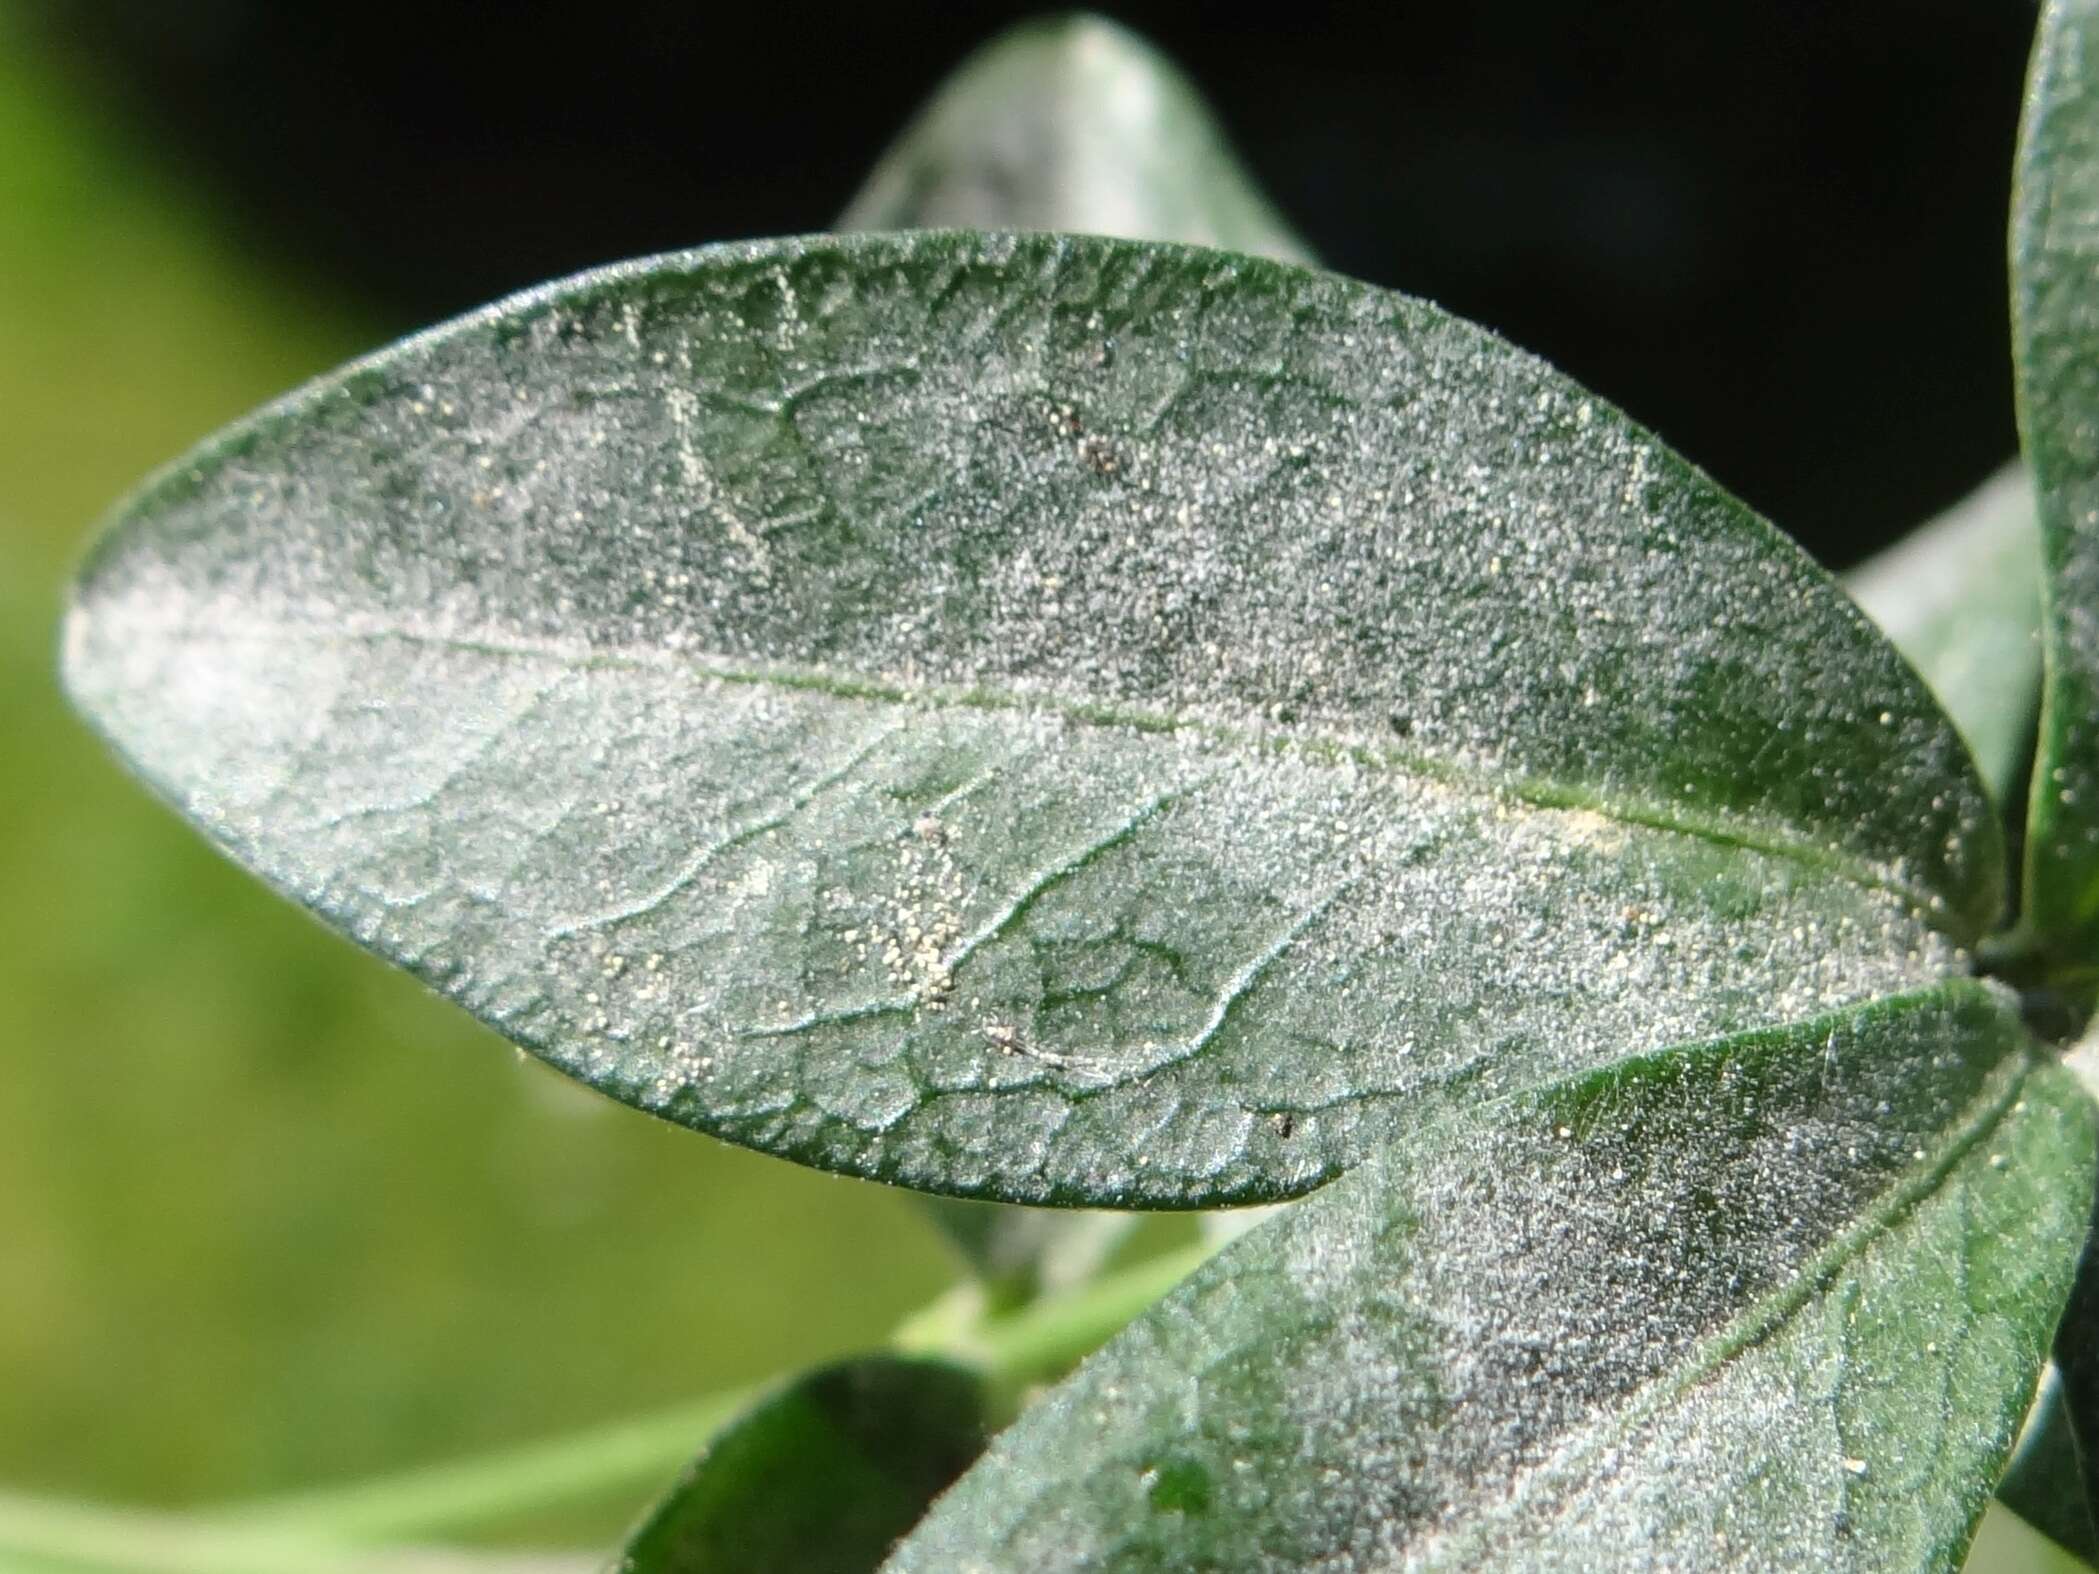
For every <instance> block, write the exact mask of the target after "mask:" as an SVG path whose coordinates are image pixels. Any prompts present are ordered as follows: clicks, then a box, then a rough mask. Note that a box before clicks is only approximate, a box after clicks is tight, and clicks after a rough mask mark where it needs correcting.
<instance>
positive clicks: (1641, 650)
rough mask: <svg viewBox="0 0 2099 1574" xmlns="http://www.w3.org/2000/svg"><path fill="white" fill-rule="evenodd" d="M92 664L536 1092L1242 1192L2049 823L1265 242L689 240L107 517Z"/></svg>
mask: <svg viewBox="0 0 2099 1574" xmlns="http://www.w3.org/2000/svg"><path fill="white" fill-rule="evenodd" d="M66 671H67V678H68V682H69V685H70V687H71V689H72V692H73V693H74V695H75V697H76V699H77V700H78V702H79V703H80V704H81V706H82V708H83V709H84V710H85V711H86V712H87V713H88V714H89V715H90V716H91V717H92V718H93V719H94V720H95V721H96V722H97V724H98V725H99V726H100V727H101V728H102V729H103V730H104V731H105V732H106V733H107V735H108V736H109V737H110V738H111V739H112V740H113V741H114V742H115V743H116V745H117V747H118V748H119V749H120V750H121V751H122V752H123V753H124V754H125V755H126V756H128V757H129V758H130V760H131V761H132V762H133V763H134V765H135V766H136V767H137V768H138V769H139V770H140V771H141V772H142V773H143V774H144V775H145V776H146V777H147V778H148V779H149V780H150V781H152V782H153V783H155V784H156V785H157V786H158V787H159V788H160V789H161V790H162V791H163V792H165V793H166V794H167V795H168V796H169V797H170V798H171V799H173V800H174V801H175V802H176V803H177V804H178V805H179V806H181V807H182V808H183V809H184V810H185V812H187V813H188V814H189V815H190V816H191V817H192V818H194V819H195V820H196V821H198V823H200V824H201V825H202V826H203V827H204V828H205V829H206V830H207V831H208V832H209V833H210V834H211V835H212V836H213V837H214V838H215V839H217V840H218V841H219V842H220V843H221V844H222V845H223V846H225V847H226V848H228V849H229V850H230V851H232V852H233V853H234V855H235V856H236V857H238V858H239V859H241V860H242V861H243V862H245V863H247V864H248V865H249V866H251V867H253V868H255V869H256V870H258V871H259V872H260V873H262V874H263V875H264V876H265V877H266V878H267V879H269V880H271V881H272V882H273V883H274V884H276V885H277V886H279V887H280V888H282V889H284V890H285V891H287V892H289V893H290V894H291V895H293V896H295V897H296V898H298V899H299V900H301V901H303V902H305V903H307V904H308V905H310V906H311V907H313V908H314V909H315V910H316V911H318V912H319V913H321V914H322V915H323V916H324V917H326V918H327V919H329V920H330V921H331V922H333V923H334V924H336V925H338V926H339V927H341V928H342V929H344V930H346V931H347V932H348V933H349V934H351V935H352V936H354V937H355V938H356V939H357V940H359V941H360V942H362V943H363V944H365V945H367V946H368V947H370V948H372V949H373V950H375V951H377V952H379V953H380V954H381V955H384V956H387V957H389V958H391V959H393V960H395V961H396V962H399V963H401V964H402V965H404V966H407V967H409V968H411V969H412V970H414V971H415V972H417V973H418V974H419V975H420V976H422V977H423V978H425V979H427V980H428V981H429V982H431V983H432V984H433V985H435V986H436V987H437V988H439V989H440V990H442V991H444V992H445V993H447V994H449V995H451V996H452V997H453V998H455V999H457V1000H459V1001H461V1002H463V1003H464V1004H465V1005H467V1006H468V1007H469V1008H470V1009H472V1010H473V1011H474V1012H475V1013H476V1014H478V1015H479V1016H481V1017H482V1018H483V1019H485V1020H487V1021H488V1022H490V1023H492V1024H494V1025H495V1026H496V1027H497V1028H499V1029H500V1030H502V1031H503V1032H505V1033H506V1034H508V1035H510V1036H511V1037H512V1038H514V1039H516V1040H517V1041H518V1042H520V1043H522V1044H524V1045H526V1046H527V1047H529V1048H531V1049H533V1050H534V1051H535V1052H537V1053H539V1054H541V1055H542V1056H544V1057H545V1058H546V1059H548V1060H550V1061H552V1062H553V1063H554V1064H556V1065H558V1066H560V1067H562V1068H563V1069H565V1070H567V1071H569V1072H570V1073H572V1074H574V1075H576V1076H578V1077H581V1078H582V1079H584V1080H585V1081H588V1082H590V1083H592V1084H593V1085H595V1086H597V1087H599V1088H601V1089H603V1090H605V1091H607V1092H609V1093H612V1094H613V1095H614V1096H616V1097H620V1098H622V1099H625V1100H627V1101H629V1102H632V1103H636V1104H639V1105H641V1106H643V1107H646V1108H649V1109H652V1110H655V1111H658V1112H659V1113H662V1114H664V1115H666V1116H668V1117H670V1118H672V1119H675V1120H679V1121H682V1122H685V1123H687V1124H690V1125H693V1126H695V1127H698V1128H700V1129H703V1130H707V1131H711V1132H714V1133H716V1134H718V1135H721V1136H724V1137H727V1138H729V1139H731V1140H734V1141H738V1142H742V1143H746V1144H748V1145H750V1146H753V1147H756V1148H760V1149H763V1150H766V1151H770V1152H775V1153H780V1154H785V1155H787V1156H790V1157H794V1158H797V1159H801V1160H803V1161H805V1162H809V1163H812V1164H816V1165H819V1166H822V1167H825V1168H830V1169H835V1170H841V1171H846V1172H850V1173H855V1174H862V1175H870V1176H876V1177H879V1178H882V1179H886V1180H892V1181H898V1182H902V1183H905V1184H908V1185H912V1186H916V1187H920V1188H923V1189H927V1190H933V1191H940V1192H946V1193H951V1194H957V1195H965V1196H987V1197H997V1198H1003V1199H1007V1200H1017V1201H1037V1202H1056V1203H1062V1204H1085V1203H1095V1204H1105V1205H1112V1206H1195V1205H1202V1204H1208V1203H1221V1202H1240V1201H1256V1200H1263V1199H1268V1198H1275V1197H1281V1196H1287V1195H1291V1194H1294V1193H1298V1192H1301V1191H1304V1190H1306V1189H1308V1188H1310V1187H1313V1186H1315V1185H1317V1184H1319V1183H1321V1182H1323V1181H1325V1180H1327V1179H1330V1178H1331V1177H1333V1176H1334V1175H1335V1174H1337V1173H1339V1172H1340V1171H1342V1170H1343V1169H1346V1168H1347V1167H1349V1166H1351V1165H1353V1164H1354V1163H1356V1162H1357V1161H1359V1160H1360V1159H1362V1158H1363V1157H1365V1156H1366V1155H1367V1154H1369V1153H1370V1152H1372V1151H1374V1150H1375V1149H1376V1148H1377V1147H1379V1146H1380V1145H1382V1144H1383V1143H1385V1142H1388V1141H1390V1140H1391V1139H1393V1138H1394V1137H1395V1136H1397V1135H1400V1134H1401V1133H1403V1132H1405V1131H1406V1130H1408V1129H1410V1128H1411V1127H1413V1126H1415V1125H1417V1124H1419V1123H1421V1122H1422V1121H1424V1120H1428V1119H1432V1118H1433V1117H1435V1116H1437V1115H1438V1114H1439V1113H1440V1112H1442V1111H1444V1110H1446V1109H1448V1108H1450V1107H1453V1106H1456V1105H1465V1104H1470V1103H1474V1102H1477V1101H1478V1100H1480V1099H1482V1098H1487V1097H1492V1096H1495V1095H1498V1094H1502V1093H1507V1092H1510V1091H1513V1090H1516V1089H1519V1088H1522V1087H1525V1086H1531V1085H1538V1084H1542V1083H1546V1082H1550V1081H1556V1080H1560V1079H1563V1078H1566V1077H1568V1076H1572V1075H1575V1074H1578V1073H1579V1072H1581V1071H1582V1070H1584V1069H1585V1068H1588V1067H1593V1066H1595V1065H1598V1064H1601V1063H1604V1062H1606V1061H1610V1060H1616V1059H1618V1058H1621V1057H1623V1056H1625V1055H1628V1054H1640V1053H1646V1052H1651V1051H1655V1050H1659V1049H1662V1048H1664V1047H1667V1046H1670V1045H1677V1044H1686V1043H1693V1042H1698V1041H1703V1040H1707V1039H1712V1038H1715V1037H1718V1036H1722V1035H1726V1034H1732V1033H1738V1032H1742V1031H1745V1030H1749V1029H1753V1028H1757V1027H1763V1026H1771V1025H1775V1024H1778V1023H1783V1022H1786V1021H1791V1020H1797V1019H1800V1018H1803V1017H1807V1016H1810V1015H1813V1014H1816V1013H1818V1012H1823V1011H1827V1010H1831V1009H1835V1008H1838V1007H1841V1006H1844V1005H1847V1004H1851V1003H1856V1002H1860V1001H1864V1000H1868V999H1871V998H1874V997H1876V996H1881V995H1886V994H1890V993H1895V992H1898V991H1901V990H1904V989H1908V988H1913V987H1916V986H1919V985H1922V984H1926V983H1929V982H1931V981H1933V980H1934V979H1936V978H1939V977H1942V976H1944V975H1946V974H1947V973H1948V972H1951V971H1955V970H1958V969H1959V968H1960V966H1961V965H1962V963H1963V958H1962V955H1961V947H1962V946H1963V945H1965V944H1967V943H1969V942H1972V941H1973V940H1974V939H1975V938H1976V937H1977V936H1978V935H1979V934H1980V933H1981V932H1982V930H1983V928H1984V927H1985V926H1986V924H1987V923H1988V922H1989V920H1990V919H1991V917H1992V916H1993V915H1994V912H1995V908H1996V904H1997V900H1998V890H1999V881H2000V873H1999V868H2000V863H2001V849H2000V844H1999V840H1998V835H1997V831H1996V828H1995V825H1994V822H1993V820H1992V817H1991V814H1990V811H1989V807H1988V801H1987V797H1986V794H1985V793H1984V790H1983V788H1982V786H1981V784H1980V783H1979V781H1978V780H1977V779H1976V777H1975V774H1974V770H1973V767H1972V765H1971V764H1970V763H1969V761H1968V758H1967V754H1966V751H1965V748H1964V746H1963V745H1962V744H1961V742H1960V740H1959V738H1958V736H1957V735H1956V733H1955V732H1954V730H1953V728H1952V727H1951V725H1950V724H1949V723H1948V722H1947V720H1946V718H1945V717H1944V715H1943V713H1941V712H1940V711H1939V709H1938V708H1937V706H1936V705H1935V704H1934V703H1933V701H1932V700H1931V698H1930V697H1929V695H1928V694H1927V693H1926V692H1925V690H1924V689H1923V687H1922V686H1921V684H1920V683H1919V682H1918V680H1917V679H1916V678H1915V676H1914V675H1913V674H1912V673H1911V672H1910V671H1909V669H1908V668H1907V667H1906V666H1905V665H1904V664H1903V663H1902V661H1901V660H1900V658H1899V657H1897V656H1896V655H1895V653H1894V652H1893V650H1892V649H1891V648H1890V647H1888V646H1887V645H1886V643H1885V642H1884V641H1883V640H1882V639H1881V638H1880V636H1879V635H1878V634H1877V633H1876V632H1875V631H1874V630H1873V629H1872V628H1871V627H1870V625H1869V624H1868V623H1867V622H1866V621H1865V619H1864V618H1863V616H1862V615H1860V614H1859V613H1858V612H1857V611H1856V609H1855V608H1853V607H1852V606H1851V605H1850V603H1849V602H1848V601H1846V600H1845V599H1844V598H1843V596H1842V595H1841V593H1840V592H1838V591H1837V590H1836V589H1835V588H1834V586H1833V585H1831V584H1830V582H1829V581H1828V580H1827V578H1826V577H1825V576H1823V575H1822V574H1821V573H1820V571H1819V570H1817V569H1815V568H1814V567H1813V566H1812V565H1811V564H1809V563H1808V562H1807V560H1806V559H1805V558H1804V557H1803V556H1802V555H1801V554H1800V553H1799V552H1798V551H1797V550H1796V549H1795V548H1793V547H1792V546H1791V545H1790V544H1789V543H1787V542H1785V541H1784V540H1783V539H1782V538H1780V537H1779V536H1778V535H1777V534H1776V533H1775V532H1772V531H1771V530H1770V529H1769V528H1768V527H1766V526H1764V525H1763V524H1762V523H1761V522H1759V521H1757V520H1756V519H1755V518H1754V517H1753V516H1751V515H1749V514H1748V513H1747V512H1746V511H1745V510H1744V509H1742V508H1741V506H1740V505H1739V504H1737V503H1735V502H1734V501H1733V500H1732V499H1730V498H1728V497H1727V496H1726V495H1725V494H1724V493H1722V492H1720V491H1719V490H1718V489H1717V488H1716V487H1714V486H1713V485H1712V483H1711V482H1709V481H1708V480H1706V479H1705V478H1704V477H1703V476H1702V475H1700V474H1699V473H1698V472H1696V471H1695V470H1693V469H1691V468H1690V467H1689V466H1687V465H1686V464H1684V463H1683V462H1682V461H1681V460H1679V459H1677V458H1676V457H1674V456H1673V455H1671V454H1670V453H1669V452H1668V451H1667V450H1665V449H1663V448H1662V447H1661V446H1660V445H1659V444H1658V443H1656V442H1655V441H1654V439H1652V438H1651V437H1649V436H1647V435H1646V434H1645V433H1643V432H1641V431H1639V430H1638V429H1637V428H1634V427H1633V426H1631V425H1630V424H1629V423H1628V422H1626V421H1625V420H1624V418H1623V417H1621V416H1620V415H1618V414H1617V413H1616V412H1615V411H1613V410H1612V409H1610V408H1609V407H1608V406H1605V405H1603V404H1601V403H1600V402H1598V401H1596V400H1594V399H1592V398H1590V397H1589V396H1588V395H1586V394H1584V393H1583V392H1582V391H1581V390H1580V389H1578V388H1576V387H1574V386H1573V385H1572V384H1570V383H1568V382H1567V381H1566V380H1565V379H1563V378H1561V377H1560V376H1558V375H1557V374H1556V373H1554V372H1552V371H1551V370H1550V369H1549V368H1547V367H1545V366H1543V365H1542V364H1541V363H1539V362H1537V361H1536V360H1534V359H1532V358H1530V357H1528V356H1525V355H1523V354H1521V353H1519V352H1517V351H1514V350H1512V349H1510V348H1509V347H1507V346H1506V345H1504V344H1502V343H1501V342H1500V341H1498V340H1496V339H1494V338H1493V337H1492V336H1491V335H1488V334H1486V333H1485V332H1483V331H1482V330H1479V329H1477V328H1474V327H1472V326H1470V325H1468V324H1465V323H1462V322H1459V321H1457V320H1455V319H1452V318H1449V317H1447V316H1445V315H1443V314H1442V313H1440V312H1437V311H1435V310H1434V309H1433V308H1430V307H1427V306H1425V305H1422V304H1420V303H1417V302H1414V301H1411V300H1408V299H1406V298H1405V297H1401V296H1397V295H1393V294H1390V293H1387V292H1384V291H1380V290H1376V289H1372V288H1369V287H1367V286H1362V285H1357V284H1354V283H1350V282H1348V281H1345V280H1341V279H1338V278H1334V277H1331V276H1328V275H1323V274H1319V273H1315V272H1311V271H1308V270H1302V269H1295V268H1288V267H1283V266H1278V265H1273V264H1268V263H1264V262H1259V261H1256V260H1253V259H1248V258H1241V257H1235V256H1230V255H1227V254H1222V253H1215V252H1205V251H1197V250H1187V249H1182V248H1176V247H1172V246H1152V245H1140V244H1134V243H1123V242H1112V241H1104V240H1086V239H1075V238H1069V237H1039V236H1038V237H1018V238H1016V237H1002V236H975V235H940V234H925V235H913V236H877V237H845V238H836V239H809V240H799V241H780V242H768V243H762V244H755V245H740V246H729V247H719V248H710V249H707V250H703V251H699V252H693V253H686V254H681V255H677V256H671V257H665V258H660V259H655V260H652V261H648V262H644V263H639V264H630V265H626V266H622V267H618V268H613V269H609V270H605V271H602V272H599V273H596V274H591V275H585V276H583V277H581V278H579V279H576V280H572V281H568V282H565V283H562V284H558V285H554V286H551V287H548V288H546V289H543V290H540V291H537V292H534V293H532V294H529V295H526V296H522V297H519V298H517V299H515V300H513V301H510V302H507V303H504V304H502V305H500V306H498V307H495V308H492V309H490V310H488V311H486V312H483V313H480V314H477V315H475V316H472V317H469V318H466V319H463V320H461V321H460V322H458V323H455V324H452V325H450V326H448V327H445V328H442V329H439V330H436V331H434V332H433V333H430V334H427V335H425V336H423V337H421V338H418V339H414V340H410V341H408V342H406V343H405V344H403V345H400V346H397V347H395V348H394V349H392V350H389V351H387V352H385V353H383V354H381V355H379V356H376V357H374V358H372V359H370V360H368V361H365V362H362V363H360V364H358V365H356V366H353V367H351V368H349V369H347V370H346V371H344V372H342V373H339V374H337V375H336V376H334V377H332V378H329V379H325V380H323V381H322V382H320V383H318V384H316V385H314V386H312V387H310V388H308V389H306V390H305V391H303V392H301V393H300V394H298V395H295V396H293V397H292V398H291V399H289V400H287V401H286V402H284V403H283V404H280V405H278V406H276V407H273V408H272V409H270V410H267V411H265V412H263V413H262V414H261V415H259V416H258V417H256V418H254V419H252V420H251V421H249V422H248V423H246V424H244V425H242V426H240V427H237V428H235V429H233V430H232V431H231V432H229V433H228V434H226V435H224V436H222V437H221V438H220V439H218V440H217V441H216V442H214V443H212V444H209V445H207V446H206V447H205V448H204V449H202V450H200V451H199V452H198V453H197V454H195V455H193V456H191V457H190V458H189V459H187V460H185V461H183V462H181V463H179V464H177V465H176V466H174V467H172V468H171V469H170V470H168V471H167V472H165V473H164V474H163V475H162V476H160V477H159V478H158V479H157V480H156V481H154V482H153V483H152V484H150V485H149V486H148V487H147V488H146V490H145V491H143V492H142V493H141V494H140V495H139V496H138V497H136V498H135V499H133V500H132V501H131V502H130V504H129V505H127V507H126V508H125V509H124V510H123V511H122V515H121V517H120V520H119V522H118V523H117V525H116V527H115V529H114V530H113V531H112V532H111V533H110V534H109V535H108V536H107V537H106V538H105V540H104V541H103V543H102V545H101V546H100V548H99V549H98V550H97V552H96V553H95V554H94V556H93V558H92V559H91V561H90V563H89V564H88V566H87V568H86V569H85V570H84V572H83V576H82V579H81V581H80V584H79V587H78V591H77V598H76V603H75V606H74V608H73V611H72V613H71V615H70V618H69V621H68V629H67V636H66Z"/></svg>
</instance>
